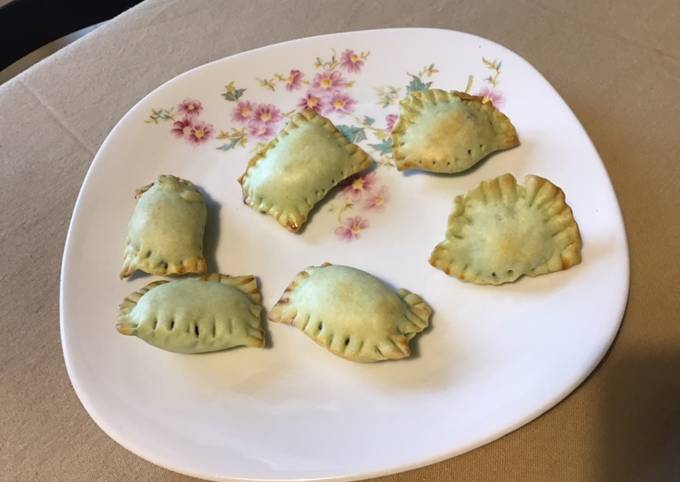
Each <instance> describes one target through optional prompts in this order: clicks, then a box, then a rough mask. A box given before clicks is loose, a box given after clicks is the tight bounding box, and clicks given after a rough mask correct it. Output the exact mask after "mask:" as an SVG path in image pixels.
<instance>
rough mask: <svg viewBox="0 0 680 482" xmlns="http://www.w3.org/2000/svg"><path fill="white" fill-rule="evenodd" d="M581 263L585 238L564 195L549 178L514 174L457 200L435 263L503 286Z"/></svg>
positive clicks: (432, 261) (460, 274) (463, 276)
mask: <svg viewBox="0 0 680 482" xmlns="http://www.w3.org/2000/svg"><path fill="white" fill-rule="evenodd" d="M580 262H581V237H580V235H579V230H578V226H577V225H576V221H575V220H574V216H573V214H572V212H571V208H570V207H569V206H568V205H567V204H566V203H565V201H564V193H563V192H562V190H561V189H560V188H559V187H557V186H555V185H554V184H553V183H551V182H550V181H548V180H547V179H543V178H542V177H538V176H526V178H525V186H521V185H519V184H517V181H516V180H515V178H514V177H513V176H512V175H511V174H504V175H503V176H500V177H497V178H495V179H492V180H490V181H484V182H482V183H481V184H480V185H479V186H477V187H476V188H474V189H473V190H472V191H470V192H469V193H467V194H466V195H465V197H463V196H457V197H456V199H455V201H454V205H453V211H452V212H451V215H450V216H449V225H448V228H447V231H446V239H445V240H444V241H443V242H441V243H439V244H438V245H437V247H435V248H434V251H433V252H432V255H431V257H430V264H432V266H434V267H435V268H438V269H441V270H442V271H444V272H445V273H447V274H449V275H451V276H455V277H457V278H459V279H461V280H464V281H470V282H473V283H477V284H494V285H498V284H502V283H508V282H511V281H515V280H517V278H519V277H520V276H522V275H525V274H526V275H529V276H538V275H540V274H545V273H552V272H554V271H560V270H563V269H567V268H570V267H572V266H574V265H576V264H579V263H580Z"/></svg>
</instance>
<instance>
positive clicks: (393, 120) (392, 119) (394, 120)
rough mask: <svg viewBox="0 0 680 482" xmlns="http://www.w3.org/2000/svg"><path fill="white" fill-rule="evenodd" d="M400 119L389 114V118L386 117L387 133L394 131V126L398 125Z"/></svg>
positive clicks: (395, 115)
mask: <svg viewBox="0 0 680 482" xmlns="http://www.w3.org/2000/svg"><path fill="white" fill-rule="evenodd" d="M398 119H399V116H398V115H397V114H387V116H385V122H387V127H386V129H387V132H392V129H394V124H396V123H397V120H398Z"/></svg>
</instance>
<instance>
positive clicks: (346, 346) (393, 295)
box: [269, 264, 432, 362]
mask: <svg viewBox="0 0 680 482" xmlns="http://www.w3.org/2000/svg"><path fill="white" fill-rule="evenodd" d="M431 313H432V309H431V308H430V307H429V306H428V305H427V303H425V302H424V301H423V300H422V298H420V297H419V296H418V295H415V294H413V293H411V292H410V291H408V290H405V289H401V290H399V291H398V292H395V291H394V290H393V289H392V288H390V287H389V286H387V285H386V284H385V283H383V282H382V281H380V280H379V279H377V278H376V277H374V276H372V275H370V274H368V273H366V272H365V271H361V270H359V269H356V268H351V267H349V266H334V265H330V264H327V265H322V266H319V267H310V268H307V269H306V270H305V271H303V272H301V273H300V274H298V276H297V277H296V278H295V280H294V281H293V283H292V284H291V285H290V286H289V287H288V289H287V290H286V292H285V293H284V294H283V296H282V297H281V300H279V302H278V303H277V304H276V305H275V306H274V307H273V308H272V310H271V311H270V313H269V319H270V320H272V321H276V322H281V323H288V324H292V325H295V326H296V327H297V328H299V329H300V330H302V331H303V332H304V333H306V334H307V335H308V336H310V337H311V338H312V339H313V340H315V341H316V342H317V343H319V344H320V345H322V346H324V347H325V348H327V349H328V350H330V351H331V352H332V353H335V354H336V355H339V356H342V357H344V358H348V359H350V360H354V361H361V362H372V361H380V360H386V359H399V358H405V357H408V356H409V355H410V349H409V345H408V342H409V340H410V339H411V338H413V337H414V336H415V335H416V334H418V333H420V332H421V331H422V330H424V329H425V328H426V327H427V326H428V324H429V319H430V315H431Z"/></svg>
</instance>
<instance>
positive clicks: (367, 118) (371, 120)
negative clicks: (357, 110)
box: [364, 115, 375, 126]
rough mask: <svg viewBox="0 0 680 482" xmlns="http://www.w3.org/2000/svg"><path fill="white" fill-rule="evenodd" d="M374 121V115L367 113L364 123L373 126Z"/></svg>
mask: <svg viewBox="0 0 680 482" xmlns="http://www.w3.org/2000/svg"><path fill="white" fill-rule="evenodd" d="M374 122H375V119H374V118H373V117H368V116H367V115H365V116H364V124H366V125H367V126H372V125H373V123H374Z"/></svg>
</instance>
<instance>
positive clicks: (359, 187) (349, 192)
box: [342, 171, 376, 202]
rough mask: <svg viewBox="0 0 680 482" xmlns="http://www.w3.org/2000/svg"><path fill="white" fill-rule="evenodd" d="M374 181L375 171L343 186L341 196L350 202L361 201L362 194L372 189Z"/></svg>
mask: <svg viewBox="0 0 680 482" xmlns="http://www.w3.org/2000/svg"><path fill="white" fill-rule="evenodd" d="M375 181H376V179H375V171H373V172H369V173H368V174H366V175H365V176H361V177H356V178H354V179H353V180H352V181H351V182H350V183H349V184H348V185H347V186H345V188H344V189H343V190H342V195H343V196H344V197H346V198H348V199H350V200H351V201H352V202H357V201H359V200H360V199H361V196H362V194H363V193H365V192H369V191H370V190H371V189H373V185H374V184H375Z"/></svg>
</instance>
